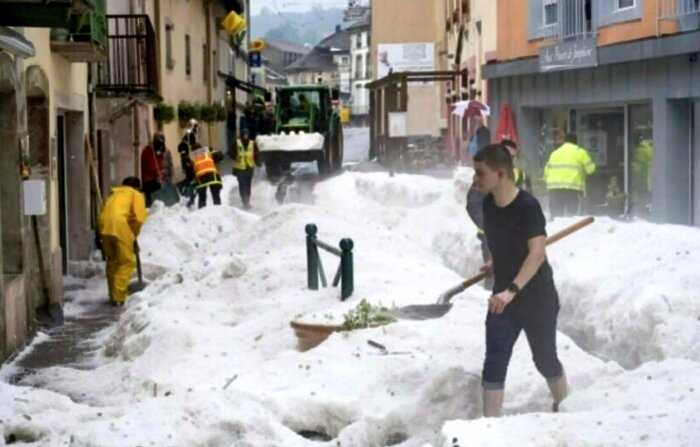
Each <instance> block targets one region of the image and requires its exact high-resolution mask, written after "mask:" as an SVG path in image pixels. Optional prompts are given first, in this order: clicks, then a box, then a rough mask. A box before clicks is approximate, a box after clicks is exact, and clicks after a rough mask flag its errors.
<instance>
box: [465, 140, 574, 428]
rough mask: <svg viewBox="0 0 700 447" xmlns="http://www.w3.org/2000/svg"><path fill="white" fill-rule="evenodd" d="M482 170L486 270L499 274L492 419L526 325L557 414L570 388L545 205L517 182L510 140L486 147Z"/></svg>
mask: <svg viewBox="0 0 700 447" xmlns="http://www.w3.org/2000/svg"><path fill="white" fill-rule="evenodd" d="M474 168H475V176H474V179H475V180H474V181H475V183H476V185H477V187H478V188H479V190H480V191H482V192H483V193H485V194H486V197H485V198H484V204H483V210H484V232H485V233H486V240H487V243H488V247H489V249H490V251H491V254H492V259H491V261H490V262H489V263H487V264H486V265H484V267H483V268H482V270H484V271H492V272H493V275H494V286H493V295H492V296H491V297H490V298H489V309H488V314H487V317H486V359H485V360H484V370H483V373H482V386H483V405H484V407H483V409H484V416H486V417H497V416H500V415H501V412H502V407H503V389H504V384H505V379H506V370H507V369H508V363H509V361H510V357H511V354H512V352H513V345H515V341H516V340H517V339H518V335H520V331H521V330H523V331H525V335H526V336H527V341H528V343H529V345H530V350H531V351H532V356H533V360H534V362H535V366H536V367H537V370H538V371H539V372H540V373H541V374H542V375H543V376H544V377H545V378H546V379H547V384H548V385H549V389H550V391H551V392H552V398H553V399H554V404H553V405H552V411H555V412H556V411H558V409H559V403H560V402H561V401H562V400H563V399H564V398H565V397H566V395H567V392H568V387H567V382H566V376H565V374H564V369H563V367H562V364H561V362H560V361H559V358H558V357H557V343H556V335H557V314H558V313H559V298H558V295H557V289H556V287H555V286H554V279H553V277H552V268H551V266H550V265H549V262H548V261H547V256H546V251H545V239H546V236H547V235H546V232H545V218H544V214H543V213H542V208H541V207H540V204H539V202H538V201H537V199H536V198H535V197H533V196H532V195H531V194H530V193H528V192H526V191H523V190H521V189H519V188H518V187H517V186H516V185H515V180H514V176H513V158H512V156H511V155H510V153H509V152H508V149H507V148H506V147H504V146H503V145H501V144H492V145H489V146H486V147H485V148H483V149H482V150H480V151H479V152H478V153H477V154H476V156H475V157H474Z"/></svg>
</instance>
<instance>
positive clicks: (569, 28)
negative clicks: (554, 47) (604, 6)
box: [545, 0, 596, 41]
mask: <svg viewBox="0 0 700 447" xmlns="http://www.w3.org/2000/svg"><path fill="white" fill-rule="evenodd" d="M594 3H595V2H594V1H593V0H557V1H556V2H553V3H551V4H549V6H548V7H554V8H556V17H557V21H556V23H553V24H552V25H550V30H549V32H548V36H549V37H550V38H552V39H554V40H558V41H571V40H581V39H587V38H590V37H595V34H596V33H595V29H594V27H593V7H594V5H593V4H594ZM545 14H547V12H545Z"/></svg>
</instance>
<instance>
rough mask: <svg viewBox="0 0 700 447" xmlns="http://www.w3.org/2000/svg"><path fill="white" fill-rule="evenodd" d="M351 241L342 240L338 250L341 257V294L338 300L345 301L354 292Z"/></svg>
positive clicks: (352, 245)
mask: <svg viewBox="0 0 700 447" xmlns="http://www.w3.org/2000/svg"><path fill="white" fill-rule="evenodd" d="M354 245H355V244H354V243H353V242H352V239H342V240H341V241H340V249H341V250H342V252H343V253H342V255H341V257H340V268H341V270H342V273H341V286H340V287H341V292H340V299H341V301H345V300H346V299H347V298H349V297H350V296H351V295H352V292H353V291H354V290H355V278H354V272H353V265H352V248H353V247H354Z"/></svg>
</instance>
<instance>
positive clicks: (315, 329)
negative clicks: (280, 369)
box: [289, 321, 345, 352]
mask: <svg viewBox="0 0 700 447" xmlns="http://www.w3.org/2000/svg"><path fill="white" fill-rule="evenodd" d="M289 325H290V326H292V329H294V334H295V335H296V336H297V349H298V350H299V351H301V352H304V351H308V350H309V349H313V348H315V347H316V346H318V345H320V344H321V343H323V341H324V340H325V339H327V338H328V337H329V336H330V335H331V334H332V333H333V332H340V331H344V330H345V328H343V326H340V325H325V324H306V323H298V322H296V321H292V322H291V323H289Z"/></svg>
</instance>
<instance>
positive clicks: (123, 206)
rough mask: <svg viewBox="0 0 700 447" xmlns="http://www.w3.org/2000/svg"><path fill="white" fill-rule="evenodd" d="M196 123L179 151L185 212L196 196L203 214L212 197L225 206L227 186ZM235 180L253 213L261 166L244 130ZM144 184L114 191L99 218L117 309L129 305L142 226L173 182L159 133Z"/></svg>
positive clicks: (144, 168) (146, 154)
mask: <svg viewBox="0 0 700 447" xmlns="http://www.w3.org/2000/svg"><path fill="white" fill-rule="evenodd" d="M197 130H198V123H197V122H196V121H194V120H193V121H191V122H190V123H189V125H188V128H187V129H186V131H185V135H184V137H183V138H182V141H181V142H180V144H179V145H178V152H179V154H180V165H181V167H182V170H183V174H184V180H182V181H181V182H180V183H179V184H178V186H179V190H180V192H181V193H183V195H185V196H186V197H188V203H187V206H188V207H190V206H192V204H193V203H194V199H195V194H196V197H197V199H198V206H199V208H203V207H205V206H206V204H207V192H208V191H210V192H211V195H212V200H213V202H214V205H221V190H222V188H223V183H222V181H221V175H220V174H219V170H218V168H217V163H218V162H219V161H221V159H222V158H223V157H222V156H221V153H220V152H216V151H212V150H211V148H208V147H206V146H203V145H202V144H200V143H199V142H198V141H197ZM232 158H233V166H232V171H233V175H234V176H236V178H237V179H238V188H239V193H240V196H241V202H242V204H243V208H245V209H250V208H251V205H250V196H251V185H252V181H253V176H254V171H255V167H256V166H257V165H258V149H257V146H256V144H255V141H253V140H252V139H251V138H250V135H249V132H248V130H247V129H242V130H241V132H240V136H239V138H237V140H236V143H235V145H234V149H233V151H232ZM141 172H142V179H143V182H142V181H141V180H140V179H139V178H138V177H127V178H125V179H124V180H123V182H122V185H121V186H119V187H115V188H113V189H112V192H111V194H110V196H109V197H108V199H107V200H106V201H105V203H104V205H103V207H102V211H101V213H100V216H99V235H100V243H101V247H102V252H103V254H104V257H105V259H106V263H107V266H106V275H107V285H108V288H109V302H110V303H111V304H112V305H115V306H121V305H123V304H124V303H125V301H126V298H127V295H128V288H129V280H130V279H131V276H132V275H133V273H134V270H135V268H136V263H137V259H136V258H137V250H138V245H137V243H136V239H137V237H138V235H139V232H140V230H141V227H142V226H143V224H144V222H145V220H146V216H147V215H148V208H149V207H150V206H151V205H152V203H153V201H154V195H155V194H156V193H158V192H159V191H161V189H163V188H166V187H168V186H169V185H170V186H172V185H171V183H172V179H173V162H172V156H171V155H170V152H169V151H168V150H167V148H166V145H165V136H164V135H163V134H162V133H160V132H159V133H156V134H155V135H154V137H153V142H152V144H149V145H148V146H146V147H145V148H144V150H143V152H142V153H141Z"/></svg>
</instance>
